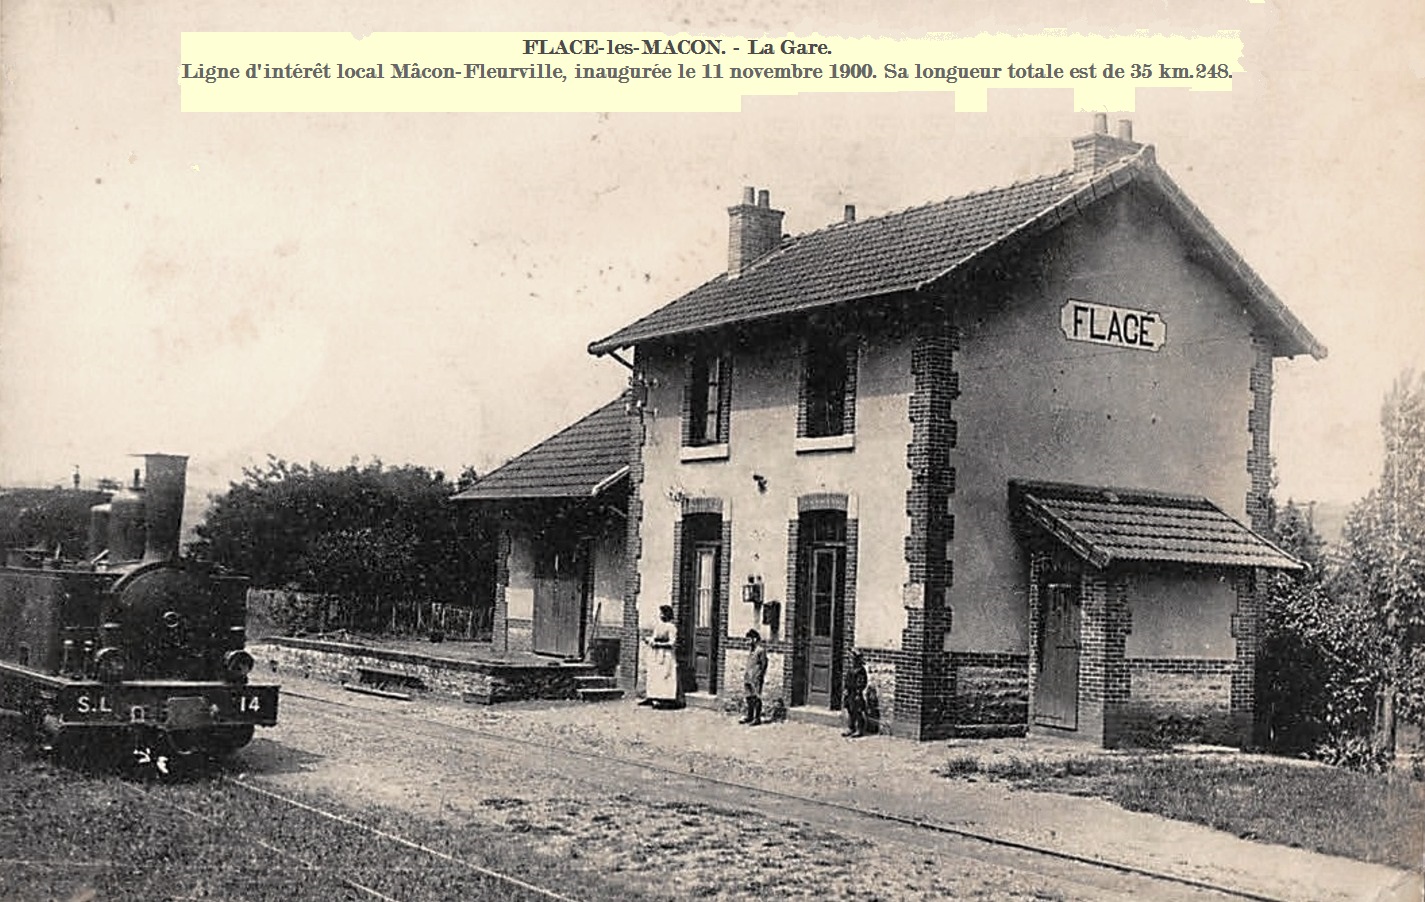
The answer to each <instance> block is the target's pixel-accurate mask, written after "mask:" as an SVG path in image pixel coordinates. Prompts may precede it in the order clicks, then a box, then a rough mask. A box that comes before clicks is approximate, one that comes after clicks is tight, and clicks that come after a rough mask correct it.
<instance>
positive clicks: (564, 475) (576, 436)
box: [454, 396, 632, 501]
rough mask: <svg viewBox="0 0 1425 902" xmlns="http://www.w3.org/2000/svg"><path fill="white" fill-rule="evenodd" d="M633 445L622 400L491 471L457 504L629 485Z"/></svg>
mask: <svg viewBox="0 0 1425 902" xmlns="http://www.w3.org/2000/svg"><path fill="white" fill-rule="evenodd" d="M631 446H632V434H631V433H630V431H629V422H628V417H627V414H626V413H625V412H624V402H623V397H622V396H620V397H619V398H616V399H615V400H613V401H611V402H609V403H608V404H605V405H604V406H603V407H600V408H599V409H598V410H596V411H594V412H593V413H591V414H589V415H588V416H586V417H584V418H583V419H581V420H579V421H578V422H577V423H574V424H573V425H571V426H569V427H567V428H565V429H563V430H561V431H559V432H557V433H555V434H554V435H552V436H550V437H549V438H547V439H545V440H544V441H542V442H540V443H539V444H537V445H535V446H534V447H533V448H530V449H529V450H528V451H526V452H524V453H523V454H521V455H519V456H518V457H516V458H515V459H513V460H511V461H510V462H509V463H507V464H505V465H504V466H502V467H500V468H499V469H497V470H491V471H490V472H489V473H487V474H485V475H484V476H483V477H481V478H480V481H479V482H477V483H475V484H474V485H473V486H471V487H470V488H468V489H466V490H465V491H463V492H461V493H459V494H457V495H455V496H454V497H455V500H456V501H517V500H524V499H554V498H593V497H595V496H598V495H601V494H603V493H604V492H606V491H608V490H609V489H611V488H613V487H614V486H616V485H619V484H620V483H623V482H625V481H626V478H627V476H628V463H629V450H630V448H631Z"/></svg>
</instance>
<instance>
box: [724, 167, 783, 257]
mask: <svg viewBox="0 0 1425 902" xmlns="http://www.w3.org/2000/svg"><path fill="white" fill-rule="evenodd" d="M727 215H728V240H727V275H728V278H733V279H735V278H737V277H738V276H739V275H741V274H742V273H743V271H744V270H746V269H747V267H749V266H751V265H752V264H753V263H754V262H755V261H757V260H759V259H761V258H762V257H765V256H766V255H767V254H770V253H771V252H772V251H774V250H776V249H777V247H778V246H779V245H780V244H781V243H782V216H783V215H784V214H783V212H782V211H781V210H773V209H772V198H771V195H770V194H769V193H768V192H767V190H766V189H763V190H762V191H761V193H760V194H759V193H758V192H757V190H756V189H755V188H750V187H749V188H743V189H742V203H740V204H738V205H737V206H735V207H728V208H727Z"/></svg>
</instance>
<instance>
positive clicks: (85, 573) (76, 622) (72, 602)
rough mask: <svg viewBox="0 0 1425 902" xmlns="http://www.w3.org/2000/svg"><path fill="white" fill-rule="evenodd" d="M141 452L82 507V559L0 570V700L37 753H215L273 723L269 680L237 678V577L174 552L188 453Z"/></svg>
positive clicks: (241, 631) (29, 555) (242, 660)
mask: <svg viewBox="0 0 1425 902" xmlns="http://www.w3.org/2000/svg"><path fill="white" fill-rule="evenodd" d="M143 457H144V470H145V475H144V479H143V481H142V482H140V480H139V473H138V471H137V470H135V471H134V480H133V484H132V485H131V486H128V487H126V488H124V489H123V490H121V491H118V492H116V493H115V494H114V495H113V496H112V497H111V498H110V500H109V501H108V503H106V504H100V505H96V506H95V507H93V508H92V509H91V511H90V523H89V546H90V547H89V549H88V551H89V554H88V556H87V557H86V558H85V559H84V560H82V561H80V560H65V559H62V558H61V557H60V556H59V555H58V553H56V554H53V555H51V554H48V553H46V554H35V553H33V552H26V551H12V552H10V553H9V555H8V557H7V559H6V566H4V567H0V708H3V709H7V713H9V714H11V715H12V716H18V717H19V719H20V721H21V724H22V726H23V728H24V732H25V733H26V735H28V736H30V737H32V739H34V740H37V742H38V744H39V745H41V746H42V747H56V746H60V745H65V744H72V743H71V740H75V739H78V740H80V741H83V740H90V739H102V740H107V741H113V742H129V743H132V744H131V745H130V746H129V747H130V748H133V749H142V750H143V752H142V753H143V754H147V753H149V752H150V750H151V753H152V755H153V756H154V758H155V759H158V758H160V757H162V756H168V755H173V754H178V755H190V754H195V753H201V754H204V755H208V756H220V755H224V754H228V753H230V752H232V751H234V750H236V749H238V748H241V747H242V746H244V745H246V744H247V743H248V742H250V741H251V740H252V736H253V728H254V727H256V726H273V725H275V724H276V722H277V687H276V686H264V685H257V684H254V683H252V682H250V680H249V675H250V674H251V672H252V669H253V658H252V655H251V654H249V653H248V652H247V651H246V650H245V649H244V645H245V644H246V620H247V600H246V592H247V581H246V580H245V579H244V578H242V577H237V576H231V575H225V574H220V573H218V572H216V571H215V570H214V569H213V568H211V567H209V566H206V565H204V564H201V563H198V562H195V561H190V560H185V559H182V558H180V557H179V554H178V542H179V531H180V526H181V521H182V516H183V496H184V488H185V482H186V479H187V465H188V460H187V458H186V457H180V456H177V455H170V454H146V455H143Z"/></svg>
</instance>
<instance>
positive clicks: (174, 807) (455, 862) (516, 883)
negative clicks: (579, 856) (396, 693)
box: [125, 777, 579, 902]
mask: <svg viewBox="0 0 1425 902" xmlns="http://www.w3.org/2000/svg"><path fill="white" fill-rule="evenodd" d="M222 782H223V784H224V785H226V786H228V787H232V788H234V789H236V790H238V791H240V792H245V793H250V794H253V795H257V796H260V797H262V798H263V799H265V800H266V801H268V802H270V803H273V804H276V805H279V806H282V807H285V808H288V809H292V810H296V811H301V812H304V813H306V814H310V815H313V816H316V817H319V818H322V819H324V820H328V821H331V822H333V823H337V824H340V825H342V826H344V827H346V828H348V829H351V830H356V831H359V832H361V833H364V834H366V835H367V836H369V837H372V838H374V839H378V840H380V841H382V842H384V843H386V844H388V845H390V846H396V847H400V848H402V849H406V850H409V851H414V852H418V853H420V854H421V855H423V856H425V857H427V858H429V859H431V860H433V861H436V862H441V863H443V864H446V865H451V866H454V867H455V868H457V869H460V870H463V871H466V872H469V873H471V874H474V875H476V876H478V877H479V878H481V879H482V880H484V881H487V882H493V883H495V884H497V885H498V886H500V887H503V888H505V889H506V890H509V889H514V890H518V891H519V893H520V894H521V895H522V896H523V897H525V898H529V899H538V900H547V902H579V900H578V899H576V898H574V897H572V896H567V895H565V894H563V893H560V892H558V891H556V890H552V889H549V888H547V887H542V886H538V885H536V884H534V883H531V882H530V881H528V880H524V879H522V878H520V877H516V876H514V875H512V874H506V873H504V872H503V871H499V870H496V869H494V868H490V867H486V866H485V865H481V864H476V863H475V862H473V861H468V860H466V859H463V858H458V857H456V856H454V855H450V854H448V853H446V852H442V851H441V850H439V849H435V848H432V847H430V846H428V845H425V844H424V843H419V842H416V841H415V840H412V839H408V838H406V837H404V836H401V835H399V834H397V833H393V832H391V831H389V830H383V829H381V828H379V827H373V826H371V825H370V824H363V823H362V822H361V821H359V820H356V819H355V818H351V817H348V816H346V815H344V814H341V813H338V812H335V811H331V810H329V809H326V808H323V807H321V806H319V805H313V804H311V803H309V802H305V801H302V800H300V799H294V798H291V797H290V796H287V795H284V794H282V793H278V792H274V791H272V790H271V789H267V788H264V787H261V786H256V785H253V784H252V783H251V782H250V781H246V780H239V779H234V778H233V777H223V778H222ZM125 785H127V786H128V788H129V790H130V791H131V792H133V793H136V794H138V795H140V796H142V797H143V798H144V799H145V801H147V802H149V803H151V804H153V805H156V806H162V807H164V808H166V809H168V810H170V811H173V812H175V813H177V814H180V815H182V816H183V817H186V818H188V819H190V820H193V821H199V822H202V823H204V824H207V825H209V826H212V827H219V828H221V827H222V826H223V825H222V824H221V823H220V822H218V821H217V820H216V819H214V818H212V817H210V816H208V815H206V814H204V813H203V812H201V811H197V810H195V809H194V808H193V807H191V806H189V805H184V804H181V803H179V802H176V801H174V800H173V799H171V798H166V797H164V796H163V795H161V794H159V793H154V792H151V791H149V790H147V789H145V788H143V787H141V786H138V785H136V784H132V783H129V784H125ZM243 836H244V837H245V839H246V841H247V842H249V843H251V844H252V845H254V846H257V847H258V848H260V849H262V850H264V851H266V852H269V853H272V854H274V855H276V856H277V857H279V858H281V859H282V860H284V861H286V862H288V863H290V864H294V865H296V866H298V867H300V868H302V869H303V870H307V871H313V872H318V873H325V876H326V877H327V878H328V879H330V880H331V881H332V882H334V883H337V884H340V885H341V886H344V887H346V888H347V889H349V890H351V891H353V892H355V893H357V894H358V895H360V896H362V897H365V898H370V899H376V900H380V902H403V900H402V898H401V897H400V896H393V895H390V894H389V893H386V892H382V891H381V890H379V889H377V888H375V887H373V886H370V885H368V884H367V883H362V882H360V881H357V880H353V879H351V878H350V877H347V876H344V875H342V874H338V873H330V869H329V868H326V867H324V866H323V865H322V864H321V863H319V862H317V861H312V860H309V859H307V858H303V857H302V856H300V855H296V854H293V853H292V852H291V851H289V850H287V849H284V848H282V847H281V846H280V845H277V844H275V843H271V842H268V841H267V840H266V839H264V838H262V837H259V836H254V835H252V834H250V833H247V834H243ZM492 898H500V899H509V898H512V897H511V896H510V895H509V894H508V893H507V892H501V894H500V895H499V896H497V897H492Z"/></svg>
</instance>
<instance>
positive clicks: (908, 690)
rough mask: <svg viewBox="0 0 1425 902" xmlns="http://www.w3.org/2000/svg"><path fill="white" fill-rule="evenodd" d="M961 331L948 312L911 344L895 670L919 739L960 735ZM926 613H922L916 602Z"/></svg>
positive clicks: (899, 710) (901, 723)
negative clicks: (956, 647)
mask: <svg viewBox="0 0 1425 902" xmlns="http://www.w3.org/2000/svg"><path fill="white" fill-rule="evenodd" d="M958 344H959V330H958V328H957V327H956V325H955V324H954V322H953V321H952V319H951V316H950V314H949V313H948V312H947V311H944V310H942V311H939V312H938V313H937V314H935V315H932V316H929V317H927V318H926V319H925V320H923V321H922V322H921V323H919V324H918V327H917V329H916V332H915V334H914V336H913V337H912V339H911V378H912V382H913V386H914V387H913V389H912V392H911V396H910V423H911V442H910V445H909V446H908V447H907V448H906V466H907V468H909V470H910V473H911V487H910V489H909V490H908V491H907V492H906V516H907V517H908V519H909V531H908V534H907V535H906V539H905V560H906V565H907V566H906V572H907V580H906V581H907V590H908V592H909V594H910V598H909V599H908V601H909V602H910V605H911V606H909V607H907V609H906V625H905V628H904V629H903V630H902V632H901V650H902V658H901V660H900V661H899V662H898V663H897V667H896V687H895V714H894V723H895V730H896V732H897V733H898V734H902V733H903V734H905V735H908V736H911V737H913V738H915V739H938V738H942V737H945V736H949V735H951V734H952V733H953V732H954V729H955V726H956V724H955V665H954V659H953V656H952V655H951V654H950V653H949V652H947V651H945V650H944V644H945V634H946V633H948V632H949V630H950V627H951V609H950V604H949V600H950V595H949V593H950V580H951V573H952V572H953V561H952V557H951V549H950V540H951V533H952V529H953V525H952V523H953V521H952V519H951V515H950V500H951V492H952V490H953V487H954V482H955V476H954V472H955V471H954V467H953V466H952V464H951V451H952V449H953V448H954V447H955V444H956V441H957V438H958V436H957V424H956V422H955V419H954V417H953V411H952V403H953V401H954V399H955V397H956V395H957V394H958V392H959V379H958V378H957V377H956V375H955V372H954V352H955V349H956V347H957V345H958ZM917 600H918V602H919V607H916V606H915V603H916V601H917Z"/></svg>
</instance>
